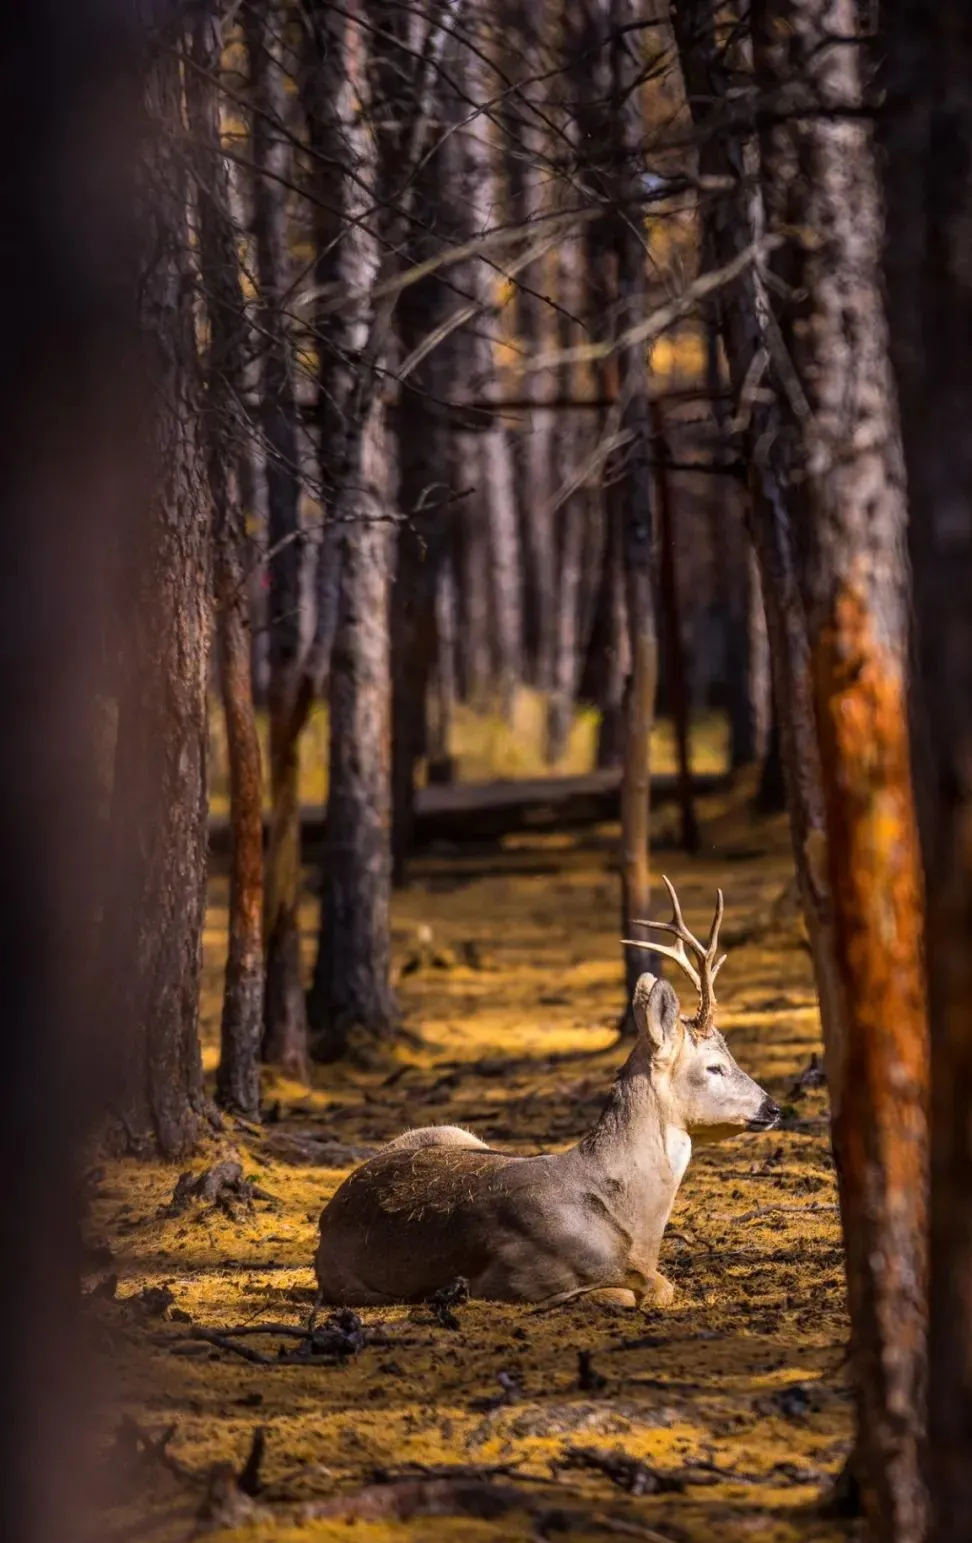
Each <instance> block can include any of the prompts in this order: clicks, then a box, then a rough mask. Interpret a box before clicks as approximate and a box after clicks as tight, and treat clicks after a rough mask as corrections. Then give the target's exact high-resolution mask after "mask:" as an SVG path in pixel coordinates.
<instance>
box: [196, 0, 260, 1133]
mask: <svg viewBox="0 0 972 1543" xmlns="http://www.w3.org/2000/svg"><path fill="white" fill-rule="evenodd" d="M221 55H222V26H221V18H220V12H219V5H218V0H216V4H215V5H214V6H213V7H212V8H210V7H207V8H205V9H201V10H199V11H198V12H197V13H196V14H195V16H194V18H193V26H192V35H191V42H190V63H191V67H190V69H189V70H188V71H187V72H186V94H187V103H188V115H189V128H190V131H191V133H192V134H193V136H194V139H195V142H196V152H197V162H196V164H197V167H198V181H197V192H196V206H197V212H198V234H199V267H200V276H201V279H202V286H203V298H204V301H205V306H206V316H207V319H208V322H209V346H208V350H207V354H206V359H205V398H204V413H203V419H202V432H203V445H204V449H205V459H206V471H207V475H208V480H209V491H210V497H211V499H212V518H213V543H214V576H215V590H216V644H217V656H218V660H219V674H220V686H221V690H222V697H223V711H224V713H225V717H226V743H227V752H228V758H229V780H230V826H231V829H232V850H231V857H230V891H229V952H228V954H227V960H226V983H225V989H224V996H223V1012H222V1019H221V1023H220V1050H219V1066H218V1069H217V1073H216V1098H217V1102H219V1103H220V1104H222V1105H223V1106H224V1108H227V1109H231V1110H233V1111H234V1112H235V1113H237V1114H242V1115H245V1116H246V1117H247V1118H248V1119H251V1120H252V1119H257V1118H258V1117H259V1113H260V1040H261V1037H262V1032H263V938H262V930H261V911H262V909H263V779H262V775H261V769H260V743H259V740H258V738H257V730H256V719H255V717H254V713H253V689H252V681H251V677H250V623H249V615H248V611H247V596H246V579H245V560H246V530H245V528H244V523H243V508H242V504H241V500H240V489H239V481H238V478H237V476H236V474H235V471H234V462H235V461H237V460H238V459H239V457H240V455H241V453H242V452H243V450H244V448H245V445H246V438H247V427H248V426H247V424H246V423H245V421H244V408H243V405H242V396H243V357H244V352H245V348H246V342H247V318H246V307H245V305H244V301H243V291H242V288H241V284H240V275H239V262H238V257H237V250H236V230H235V226H234V223H233V219H232V214H231V210H230V197H229V179H228V176H227V169H226V162H225V160H224V158H223V153H222V142H221V137H220V116H219V71H220V62H221Z"/></svg>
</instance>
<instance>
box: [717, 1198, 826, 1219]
mask: <svg viewBox="0 0 972 1543" xmlns="http://www.w3.org/2000/svg"><path fill="white" fill-rule="evenodd" d="M836 1210H837V1206H836V1205H824V1204H823V1203H822V1202H821V1203H817V1202H816V1201H814V1202H813V1203H812V1204H811V1205H758V1206H756V1208H755V1209H754V1210H752V1211H743V1213H742V1215H741V1216H716V1217H714V1218H713V1220H714V1221H717V1222H732V1223H734V1224H736V1225H738V1224H739V1223H741V1222H754V1221H757V1220H758V1219H759V1218H760V1217H761V1216H782V1215H789V1214H796V1215H800V1214H805V1213H807V1212H814V1211H836Z"/></svg>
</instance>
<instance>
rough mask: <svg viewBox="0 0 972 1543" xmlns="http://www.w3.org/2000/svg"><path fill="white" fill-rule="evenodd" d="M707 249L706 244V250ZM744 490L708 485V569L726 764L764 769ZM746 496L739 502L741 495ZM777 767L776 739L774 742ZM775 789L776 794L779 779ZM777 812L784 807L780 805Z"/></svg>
mask: <svg viewBox="0 0 972 1543" xmlns="http://www.w3.org/2000/svg"><path fill="white" fill-rule="evenodd" d="M709 244H710V243H705V245H709ZM719 342H720V337H719V307H718V304H714V305H712V306H711V307H710V308H709V314H708V316H707V321H706V386H707V388H708V391H709V395H710V397H711V399H712V404H713V409H714V412H715V421H716V427H717V429H718V458H719V460H720V461H728V459H729V457H730V455H731V450H732V438H733V432H732V425H731V419H732V412H731V409H730V404H729V403H728V402H727V401H724V399H723V371H722V369H721V367H720V363H719ZM741 495H742V490H741V489H739V488H738V484H736V483H730V482H729V480H728V479H727V478H725V477H713V478H712V490H711V501H710V506H709V507H710V530H711V535H712V556H713V564H714V585H713V590H714V594H713V599H714V606H715V610H716V613H717V615H718V617H719V618H720V620H721V622H722V625H723V629H724V635H725V681H726V712H727V716H728V718H729V765H730V767H731V769H732V770H733V771H734V772H736V771H742V770H743V769H744V768H745V767H747V766H754V765H760V766H762V767H764V769H765V762H766V757H767V753H768V749H769V733H770V714H771V704H770V695H771V688H770V678H769V677H770V662H769V644H768V640H767V637H766V615H765V612H764V609H763V593H762V589H761V587H760V582H759V566H758V564H757V562H756V555H755V553H754V552H753V549H752V545H751V543H750V541H749V538H748V536H747V535H746V530H745V520H744V519H743V513H742V509H741V506H740V499H741ZM742 496H744V495H742ZM776 744H777V765H778V764H779V737H778V736H777V741H776ZM779 785H780V788H781V790H782V772H781V773H780V778H779ZM779 807H780V808H783V804H782V803H781V804H780V806H779Z"/></svg>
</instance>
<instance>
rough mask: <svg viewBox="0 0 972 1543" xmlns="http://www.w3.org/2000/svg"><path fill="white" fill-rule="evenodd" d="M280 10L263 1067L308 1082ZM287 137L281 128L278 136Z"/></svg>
mask: <svg viewBox="0 0 972 1543" xmlns="http://www.w3.org/2000/svg"><path fill="white" fill-rule="evenodd" d="M279 21H280V17H279V12H278V10H277V8H276V7H275V6H274V4H273V0H253V3H251V4H249V5H248V6H246V7H245V8H244V12H243V22H244V27H245V29H246V42H247V53H248V58H249V69H250V96H251V101H252V106H253V116H252V123H251V131H250V134H251V147H252V158H253V163H254V167H255V172H254V177H253V238H254V246H255V250H256V266H257V278H258V282H259V291H258V297H257V305H258V315H259V322H260V333H261V339H262V344H263V348H262V359H261V363H262V370H261V378H260V421H261V427H262V431H263V438H264V443H265V455H266V479H267V539H268V545H269V550H270V557H269V561H268V570H269V597H268V610H269V617H268V622H269V634H270V650H269V652H270V683H269V709H270V796H271V809H272V814H271V820H270V839H269V843H268V849H267V855H266V882H265V889H264V904H263V935H264V949H265V961H266V984H265V995H264V1030H263V1046H262V1053H263V1058H264V1060H265V1061H268V1062H270V1063H271V1064H273V1065H276V1066H279V1067H280V1068H281V1070H282V1071H284V1072H285V1073H287V1075H288V1076H291V1077H295V1078H296V1079H297V1080H298V1081H306V1080H307V1077H308V1063H307V1010H306V1007H305V1003H304V987H303V981H302V978H301V959H300V868H301V846H300V792H299V771H300V756H299V743H298V740H297V738H296V736H294V735H293V733H292V732H291V725H290V720H291V715H292V713H293V711H294V704H295V702H296V699H297V696H298V693H299V689H300V663H301V659H300V654H301V627H300V609H301V564H302V558H303V551H304V546H303V542H302V540H301V536H300V528H301V527H300V468H299V451H298V439H297V408H296V400H295V390H294V362H293V344H292V340H291V337H290V331H289V328H288V325H287V320H286V317H285V316H284V314H283V308H284V306H285V304H286V300H287V295H288V292H289V288H290V282H291V276H290V253H289V249H288V239H289V231H288V220H287V195H286V187H285V182H286V181H287V180H288V177H289V173H290V166H291V160H292V155H291V150H290V145H289V143H288V140H287V138H286V137H285V133H284V129H285V126H286V122H287V85H286V73H285V70H284V67H283V64H282V62H281V58H280V43H279V41H278V36H277V33H278V30H279ZM278 126H279V127H278Z"/></svg>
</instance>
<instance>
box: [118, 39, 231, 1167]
mask: <svg viewBox="0 0 972 1543" xmlns="http://www.w3.org/2000/svg"><path fill="white" fill-rule="evenodd" d="M147 106H148V112H149V116H150V118H151V120H152V122H153V126H154V129H155V132H154V134H153V136H152V138H151V139H150V140H149V141H148V143H147V145H146V148H145V152H144V157H143V167H142V178H141V186H140V197H139V205H138V216H139V221H140V226H141V234H142V252H143V259H142V263H143V265H142V272H141V274H140V291H141V327H142V334H143V340H144V346H145V350H146V354H147V360H146V374H147V376H148V378H149V380H150V382H151V385H152V388H153V392H154V401H153V408H154V423H153V427H154V435H155V439H154V445H153V447H152V448H153V452H154V457H155V465H156V469H157V474H158V482H157V484H156V487H155V490H154V498H153V501H152V506H151V510H150V515H149V518H148V519H147V521H146V524H145V528H144V529H142V530H140V531H139V533H138V534H139V540H138V541H136V542H134V543H133V547H132V549H129V550H128V551H127V552H126V553H125V560H126V563H127V571H126V587H127V591H128V593H127V596H126V600H127V604H126V616H125V621H126V627H127V632H126V636H125V638H124V641H123V645H122V659H121V672H122V674H121V683H120V689H119V718H118V738H117V746H116V757H115V781H114V798H113V809H112V836H111V839H112V848H113V874H114V879H113V886H112V890H111V893H110V894H109V896H108V899H107V903H106V914H105V923H104V927H103V934H102V943H103V947H102V975H103V978H104V979H105V996H106V1001H107V1004H108V1005H107V1006H106V1012H107V1013H108V1014H109V1015H110V1017H111V1019H112V1021H115V1022H118V1023H120V1024H123V1025H124V1026H125V1046H124V1060H123V1064H122V1067H121V1069H120V1077H119V1080H118V1083H117V1085H116V1086H115V1087H114V1088H113V1090H112V1097H111V1108H110V1115H111V1124H112V1127H113V1139H114V1143H115V1144H116V1145H117V1146H118V1147H120V1148H121V1149H123V1150H126V1151H131V1152H136V1153H140V1154H153V1153H157V1154H160V1155H162V1156H163V1157H183V1156H184V1155H185V1154H186V1153H187V1152H189V1151H190V1150H191V1149H192V1147H193V1146H194V1145H195V1142H196V1140H197V1137H198V1135H199V1132H200V1117H201V1116H202V1115H203V1114H204V1111H205V1099H204V1096H203V1082H202V1065H201V1062H200V1053H199V986H200V975H201V966H202V928H203V917H204V913H205V906H206V847H207V813H208V811H207V787H206V740H207V729H208V725H207V699H206V686H207V678H208V665H209V620H210V610H211V594H210V572H211V530H210V520H209V509H208V504H207V499H206V497H205V495H204V491H203V476H202V456H201V449H200V444H199V434H198V423H199V394H198V389H197V387H198V383H197V379H196V353H195V338H194V335H193V286H192V282H191V276H190V259H189V244H188V231H187V227H186V194H187V186H186V175H185V167H184V162H183V158H182V155H181V149H180V151H179V152H177V150H176V141H177V138H178V137H179V136H181V133H182V128H181V124H182V108H183V100H182V90H181V85H180V65H179V58H178V55H177V52H176V51H175V49H174V48H173V49H171V50H169V51H167V52H165V53H163V52H161V50H160V52H159V55H158V57H157V58H156V59H155V61H154V63H153V66H152V69H151V73H150V77H149V82H148V87H147ZM146 811H151V816H150V821H149V823H147V824H146V823H145V817H146Z"/></svg>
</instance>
